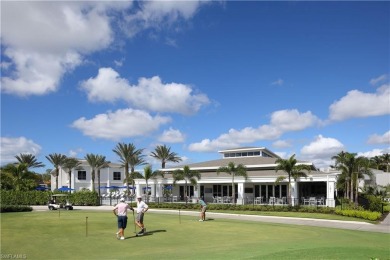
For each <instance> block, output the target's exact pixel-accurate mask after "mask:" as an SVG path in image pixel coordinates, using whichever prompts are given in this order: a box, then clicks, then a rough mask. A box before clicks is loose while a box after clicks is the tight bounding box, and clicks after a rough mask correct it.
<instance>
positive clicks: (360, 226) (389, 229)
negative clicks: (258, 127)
mask: <svg viewBox="0 0 390 260" xmlns="http://www.w3.org/2000/svg"><path fill="white" fill-rule="evenodd" d="M32 208H33V210H35V211H46V210H49V209H48V207H47V206H32ZM112 209H113V207H112V206H74V210H100V211H107V210H112ZM148 212H150V213H160V214H170V215H178V216H179V214H180V215H185V216H195V217H197V218H198V217H199V212H198V211H187V210H185V211H182V210H166V209H149V211H148ZM206 216H207V218H208V219H235V220H247V221H259V222H267V223H278V224H288V225H302V226H316V227H326V228H339V229H350V230H359V231H369V232H380V233H388V234H390V214H388V215H387V217H386V218H385V219H384V220H383V221H382V222H381V223H379V224H371V223H367V222H358V221H340V220H328V219H311V218H293V217H276V216H259V215H246V214H229V213H218V212H207V214H206ZM207 218H206V219H207ZM206 221H207V220H206Z"/></svg>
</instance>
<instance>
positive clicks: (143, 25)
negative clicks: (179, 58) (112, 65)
mask: <svg viewBox="0 0 390 260" xmlns="http://www.w3.org/2000/svg"><path fill="white" fill-rule="evenodd" d="M207 2H208V1H142V2H139V9H138V11H137V12H135V13H131V14H129V15H127V16H126V17H125V22H124V23H123V26H122V29H123V30H124V31H125V32H126V33H127V35H129V36H130V37H133V36H134V35H136V34H137V33H139V32H140V31H143V30H147V29H156V30H157V31H159V30H163V29H165V30H166V29H169V28H172V27H173V26H174V25H175V26H179V24H180V23H179V21H183V20H184V21H188V20H189V19H191V18H192V17H193V16H194V15H195V14H196V12H197V11H198V10H199V8H200V7H201V6H202V5H204V4H207ZM210 2H211V1H210ZM174 29H175V30H179V29H178V28H174Z"/></svg>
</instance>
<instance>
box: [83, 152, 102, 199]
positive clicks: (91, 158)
mask: <svg viewBox="0 0 390 260" xmlns="http://www.w3.org/2000/svg"><path fill="white" fill-rule="evenodd" d="M84 159H85V160H86V161H87V163H88V165H89V166H90V167H91V179H92V191H93V192H94V191H95V175H96V174H95V173H96V169H97V167H98V163H99V155H96V154H93V153H89V154H87V155H86V156H85V157H84Z"/></svg>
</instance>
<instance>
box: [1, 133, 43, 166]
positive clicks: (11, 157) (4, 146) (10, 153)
mask: <svg viewBox="0 0 390 260" xmlns="http://www.w3.org/2000/svg"><path fill="white" fill-rule="evenodd" d="M0 140H1V145H0V147H1V157H0V164H1V165H3V164H7V163H11V162H16V159H15V156H16V155H19V154H21V153H23V154H32V155H35V156H37V155H38V154H39V152H40V151H41V146H39V145H38V144H36V143H35V142H34V141H33V140H30V139H27V138H26V137H14V138H12V137H1V139H0Z"/></svg>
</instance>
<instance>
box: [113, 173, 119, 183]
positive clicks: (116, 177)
mask: <svg viewBox="0 0 390 260" xmlns="http://www.w3.org/2000/svg"><path fill="white" fill-rule="evenodd" d="M113 175H114V176H113V177H114V181H120V180H121V172H114V174H113Z"/></svg>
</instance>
